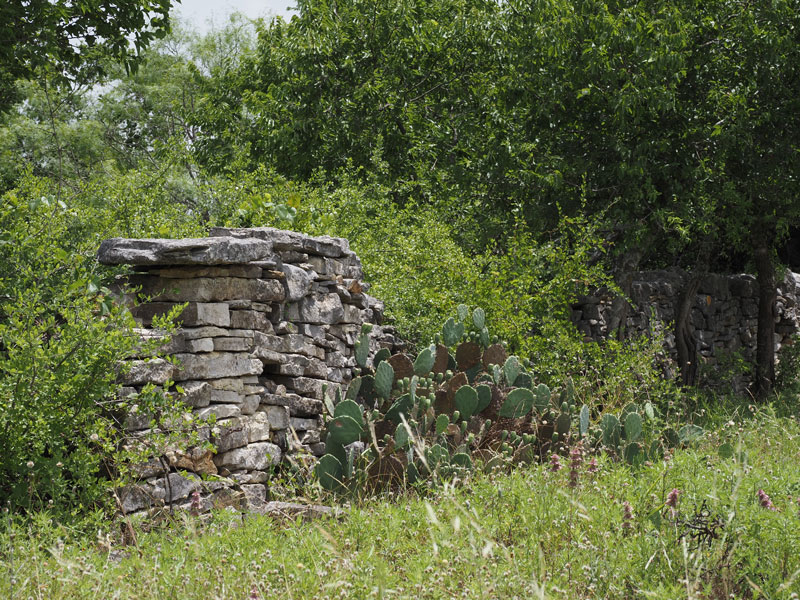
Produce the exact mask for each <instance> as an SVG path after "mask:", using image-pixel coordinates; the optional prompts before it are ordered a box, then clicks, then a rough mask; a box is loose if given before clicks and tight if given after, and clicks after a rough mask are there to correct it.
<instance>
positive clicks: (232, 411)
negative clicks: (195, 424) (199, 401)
mask: <svg viewBox="0 0 800 600" xmlns="http://www.w3.org/2000/svg"><path fill="white" fill-rule="evenodd" d="M194 414H195V415H197V417H198V418H199V419H208V418H209V417H211V416H214V417H216V419H217V420H220V419H230V418H232V417H238V416H239V415H241V414H242V409H241V408H240V407H239V406H238V405H237V404H210V405H209V406H206V407H205V408H200V409H198V410H196V411H195V413H194Z"/></svg>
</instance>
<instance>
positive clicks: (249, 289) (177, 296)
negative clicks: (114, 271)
mask: <svg viewBox="0 0 800 600" xmlns="http://www.w3.org/2000/svg"><path fill="white" fill-rule="evenodd" d="M130 283H131V285H133V286H136V287H141V293H142V294H145V295H146V296H150V297H151V300H153V301H156V302H168V301H175V302H220V301H223V300H236V299H246V300H256V301H261V302H281V301H283V299H284V297H285V295H286V292H285V291H284V288H283V285H282V284H281V282H279V281H275V280H273V279H245V278H243V277H215V278H212V277H199V278H197V279H162V278H159V277H151V276H148V275H139V276H132V277H130ZM234 327H236V326H235V325H234Z"/></svg>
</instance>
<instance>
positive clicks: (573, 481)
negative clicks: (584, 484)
mask: <svg viewBox="0 0 800 600" xmlns="http://www.w3.org/2000/svg"><path fill="white" fill-rule="evenodd" d="M581 465H583V448H582V447H581V445H580V444H578V445H576V446H575V447H573V448H572V450H570V453H569V486H570V487H575V486H577V485H578V475H579V471H580V468H581Z"/></svg>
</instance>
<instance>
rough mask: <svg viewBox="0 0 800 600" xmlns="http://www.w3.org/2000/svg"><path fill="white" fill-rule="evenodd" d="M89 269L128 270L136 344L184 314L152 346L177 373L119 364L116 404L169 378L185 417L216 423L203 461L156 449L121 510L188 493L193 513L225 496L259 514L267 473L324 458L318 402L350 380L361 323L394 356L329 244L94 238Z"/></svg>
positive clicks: (282, 235) (352, 259)
mask: <svg viewBox="0 0 800 600" xmlns="http://www.w3.org/2000/svg"><path fill="white" fill-rule="evenodd" d="M98 259H99V261H100V262H101V263H103V264H109V265H130V266H132V267H133V268H134V270H135V273H134V274H133V275H131V276H129V277H127V278H126V279H125V280H124V281H122V282H120V284H121V285H120V289H123V290H124V289H129V288H133V289H137V290H138V294H139V296H140V297H145V298H146V299H147V301H146V302H142V303H135V302H134V301H133V300H134V298H133V297H132V295H131V293H128V294H127V295H126V300H127V302H129V305H130V309H131V312H132V314H133V316H134V318H135V319H136V320H137V322H138V324H139V326H140V329H139V330H138V332H139V334H140V335H141V336H142V338H152V337H159V336H161V335H163V334H162V333H161V332H160V331H159V330H157V329H154V328H153V320H154V318H155V317H157V316H159V315H164V314H166V313H168V312H169V311H170V310H172V309H173V308H174V307H176V306H179V305H182V304H186V307H185V308H184V309H183V311H182V313H181V314H180V316H179V318H178V319H179V321H181V323H182V325H181V328H180V329H179V330H178V331H177V332H176V333H175V334H174V335H173V336H172V338H171V340H170V341H169V343H168V345H167V346H166V347H165V348H164V351H165V352H166V353H168V354H171V355H173V356H174V358H175V359H177V365H176V366H174V365H173V364H172V362H170V361H165V360H163V359H157V358H155V359H154V358H149V359H148V358H144V357H141V358H140V359H137V360H132V361H130V364H129V367H130V368H129V370H128V372H127V373H126V375H124V380H123V385H124V387H123V389H122V394H124V395H129V394H133V393H136V392H138V391H140V390H141V389H142V387H143V386H145V385H146V384H148V383H154V384H156V385H163V384H164V383H165V382H167V381H174V382H176V383H177V384H178V385H179V386H180V387H181V388H182V390H183V400H184V402H185V403H186V404H187V405H188V406H190V407H191V408H192V410H193V412H194V413H195V414H196V415H197V416H199V417H202V418H207V417H211V416H213V417H215V418H216V423H215V425H214V427H213V429H212V430H210V431H208V436H210V440H211V442H212V443H213V444H214V445H215V447H216V453H211V452H208V451H205V452H204V451H202V450H200V449H199V448H194V449H190V450H189V451H187V452H183V453H181V452H168V453H167V454H166V455H165V456H164V457H161V459H159V460H157V461H152V462H151V463H148V464H146V465H139V466H138V467H137V469H138V471H137V472H138V473H139V474H140V475H141V477H142V481H140V482H139V483H138V484H137V485H134V486H129V487H128V488H126V489H125V490H122V492H121V494H120V498H121V502H122V508H123V511H124V512H125V513H131V512H136V511H141V510H144V509H148V508H150V507H152V506H159V505H165V504H173V505H175V504H177V505H181V504H185V505H187V506H188V503H189V496H190V495H192V493H193V492H195V491H198V492H199V493H200V503H201V509H205V508H208V507H210V506H211V505H213V504H214V503H217V504H219V503H228V502H229V501H230V500H231V498H238V499H239V500H243V501H244V504H245V505H246V506H247V507H250V508H258V507H259V506H261V505H263V503H264V502H265V501H266V496H267V494H266V487H265V485H264V484H265V483H266V481H267V480H268V478H269V477H270V475H271V473H272V471H273V469H274V467H275V466H276V465H278V464H279V463H280V462H281V461H284V460H292V459H295V458H298V459H299V458H300V456H302V455H305V456H310V455H314V456H319V455H321V454H323V453H324V443H323V440H321V439H320V431H321V429H322V426H323V420H322V412H323V393H327V394H328V395H331V396H332V395H333V394H335V391H336V389H337V388H344V387H346V385H347V384H348V383H349V381H350V379H351V372H352V368H353V367H354V366H355V360H354V344H355V341H356V339H357V337H358V335H359V333H360V331H361V326H362V324H363V323H372V324H373V325H374V327H373V332H372V334H371V347H372V350H373V352H374V351H377V349H379V348H380V347H388V348H389V349H390V350H392V351H395V350H396V349H398V347H399V346H398V342H397V340H396V338H395V337H394V335H393V332H392V329H391V328H389V327H381V323H382V320H383V306H382V304H381V303H380V302H379V301H377V300H376V299H375V298H372V297H371V296H369V295H367V294H366V289H367V284H365V283H363V282H362V281H361V279H362V277H363V273H362V270H361V263H360V261H359V259H358V257H357V256H356V255H355V254H354V253H353V252H352V251H351V250H350V248H349V244H348V242H347V240H344V239H341V238H331V237H309V236H304V235H301V234H298V233H295V232H289V231H282V230H277V229H272V228H257V229H214V230H213V231H212V232H211V237H208V238H200V239H183V240H163V239H138V240H137V239H122V238H115V239H111V240H106V241H105V242H103V243H102V245H101V247H100V250H99V252H98ZM324 390H327V391H324ZM342 391H344V390H342ZM149 420H150V419H149V418H148V417H147V416H146V415H145V416H139V415H130V416H129V417H128V419H127V421H126V427H127V428H128V429H129V430H130V431H131V432H132V433H134V434H135V433H136V432H139V433H144V432H146V428H147V427H148V426H149ZM206 429H207V428H206ZM179 471H181V472H186V471H188V472H190V473H194V474H195V475H191V474H189V475H183V474H181V472H179ZM200 475H203V476H205V477H204V478H203V480H201V478H200V477H199V476H200ZM197 501H198V500H197V497H195V504H196V503H197Z"/></svg>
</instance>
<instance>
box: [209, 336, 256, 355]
mask: <svg viewBox="0 0 800 600" xmlns="http://www.w3.org/2000/svg"><path fill="white" fill-rule="evenodd" d="M211 346H212V350H214V351H215V352H250V349H251V348H252V347H253V338H235V337H227V338H225V337H219V338H214V339H213V340H212V342H211Z"/></svg>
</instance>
